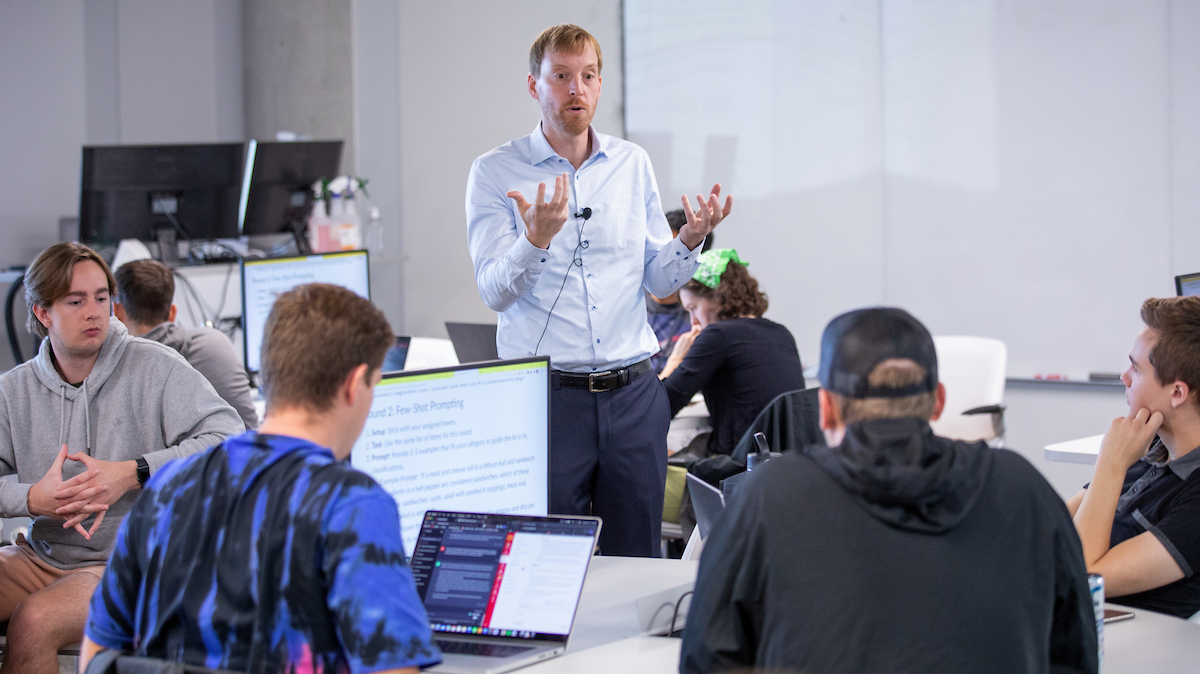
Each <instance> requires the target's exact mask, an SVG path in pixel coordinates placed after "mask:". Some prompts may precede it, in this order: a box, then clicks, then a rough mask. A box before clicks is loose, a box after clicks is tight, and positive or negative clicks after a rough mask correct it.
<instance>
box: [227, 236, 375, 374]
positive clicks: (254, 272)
mask: <svg viewBox="0 0 1200 674" xmlns="http://www.w3.org/2000/svg"><path fill="white" fill-rule="evenodd" d="M305 283H332V284H333V285H338V286H342V287H343V288H348V289H350V290H353V291H354V292H355V293H357V294H358V295H360V296H362V297H365V298H367V299H371V273H370V269H369V268H368V265H367V251H365V250H352V251H348V252H344V253H325V254H322V255H303V256H300V257H280V258H272V259H266V260H242V335H243V336H244V338H245V341H244V348H245V357H246V359H245V363H246V370H247V371H249V372H258V369H259V363H260V360H259V359H260V356H261V350H262V338H263V329H264V327H265V326H266V324H267V316H268V315H270V313H271V306H272V305H274V304H275V298H277V297H279V296H280V295H281V294H283V293H285V292H287V291H289V290H291V289H292V288H295V287H296V286H298V285H303V284H305Z"/></svg>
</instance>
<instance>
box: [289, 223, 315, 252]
mask: <svg viewBox="0 0 1200 674" xmlns="http://www.w3.org/2000/svg"><path fill="white" fill-rule="evenodd" d="M288 229H290V230H291V232H292V238H293V239H295V240H296V252H298V253H299V254H301V255H312V254H313V250H312V246H311V245H309V243H308V223H306V222H304V221H302V220H292V222H291V224H290V225H288Z"/></svg>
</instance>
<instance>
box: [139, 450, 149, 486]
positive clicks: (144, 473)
mask: <svg viewBox="0 0 1200 674" xmlns="http://www.w3.org/2000/svg"><path fill="white" fill-rule="evenodd" d="M137 478H138V484H143V485H144V484H146V480H149V479H150V464H148V463H146V457H144V456H139V457H138V460H137Z"/></svg>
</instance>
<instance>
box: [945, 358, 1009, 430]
mask: <svg viewBox="0 0 1200 674" xmlns="http://www.w3.org/2000/svg"><path fill="white" fill-rule="evenodd" d="M933 344H934V348H936V349H937V357H938V379H939V380H941V382H942V384H943V385H945V387H946V407H945V409H944V410H943V411H942V416H941V418H940V419H938V420H937V421H934V422H932V423H931V424H930V425H931V426H933V432H934V433H936V434H938V435H941V436H943V437H947V438H954V439H956V440H967V441H972V442H973V441H976V440H992V439H993V438H995V437H996V430H995V426H994V425H993V423H992V416H991V415H990V414H975V415H970V416H963V412H964V411H966V410H969V409H973V408H975V407H982V406H984V405H1000V404H1002V403H1003V402H1004V376H1005V370H1006V368H1007V365H1008V348H1007V347H1006V346H1005V345H1004V342H1001V341H1000V340H998V339H989V338H987V337H960V336H938V337H934V338H933Z"/></svg>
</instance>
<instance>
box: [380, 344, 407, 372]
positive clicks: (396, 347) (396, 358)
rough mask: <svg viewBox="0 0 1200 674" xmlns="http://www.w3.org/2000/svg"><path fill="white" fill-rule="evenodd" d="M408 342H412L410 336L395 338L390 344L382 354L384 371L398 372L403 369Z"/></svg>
mask: <svg viewBox="0 0 1200 674" xmlns="http://www.w3.org/2000/svg"><path fill="white" fill-rule="evenodd" d="M410 344H412V337H397V338H396V343H395V344H393V345H391V346H390V347H389V348H388V350H387V353H386V354H384V356H383V371H384V372H399V371H401V370H403V369H404V364H405V363H406V362H408V347H409V345H410Z"/></svg>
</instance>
